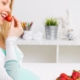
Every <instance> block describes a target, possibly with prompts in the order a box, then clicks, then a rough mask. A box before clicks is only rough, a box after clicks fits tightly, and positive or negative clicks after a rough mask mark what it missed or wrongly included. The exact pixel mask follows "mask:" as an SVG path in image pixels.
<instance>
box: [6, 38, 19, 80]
mask: <svg viewBox="0 0 80 80" xmlns="http://www.w3.org/2000/svg"><path fill="white" fill-rule="evenodd" d="M16 39H17V37H8V38H7V39H6V43H5V44H6V58H5V68H6V71H7V73H8V75H9V76H11V77H12V78H13V79H14V80H19V69H20V65H19V62H18V59H17V56H16V49H15V48H16ZM5 80H6V79H5Z"/></svg>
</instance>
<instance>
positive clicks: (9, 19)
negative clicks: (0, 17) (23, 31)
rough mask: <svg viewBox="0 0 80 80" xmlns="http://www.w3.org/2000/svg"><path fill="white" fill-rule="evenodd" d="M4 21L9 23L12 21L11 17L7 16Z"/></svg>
mask: <svg viewBox="0 0 80 80" xmlns="http://www.w3.org/2000/svg"><path fill="white" fill-rule="evenodd" d="M4 19H5V20H6V21H8V22H11V20H12V16H11V15H8V16H7V17H5V18H4Z"/></svg>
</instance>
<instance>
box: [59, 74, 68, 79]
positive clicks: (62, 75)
mask: <svg viewBox="0 0 80 80" xmlns="http://www.w3.org/2000/svg"><path fill="white" fill-rule="evenodd" d="M60 78H65V79H67V78H68V75H67V74H65V73H61V74H60Z"/></svg>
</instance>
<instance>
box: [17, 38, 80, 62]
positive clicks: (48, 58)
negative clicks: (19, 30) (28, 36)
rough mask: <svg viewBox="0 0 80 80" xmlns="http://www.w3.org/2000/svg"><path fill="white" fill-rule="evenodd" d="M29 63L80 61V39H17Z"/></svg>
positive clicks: (25, 59) (25, 60)
mask: <svg viewBox="0 0 80 80" xmlns="http://www.w3.org/2000/svg"><path fill="white" fill-rule="evenodd" d="M17 44H18V46H19V48H20V49H21V50H22V52H23V53H24V60H23V61H24V62H29V63H79V62H80V40H74V41H66V40H52V41H51V40H40V41H37V40H23V39H19V40H18V41H17Z"/></svg>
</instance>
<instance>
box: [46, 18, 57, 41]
mask: <svg viewBox="0 0 80 80" xmlns="http://www.w3.org/2000/svg"><path fill="white" fill-rule="evenodd" d="M57 31H58V19H56V18H47V19H46V21H45V34H46V39H52V40H53V39H56V38H57Z"/></svg>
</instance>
